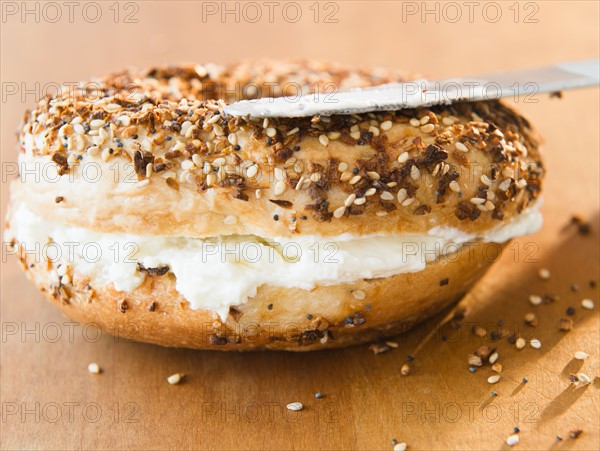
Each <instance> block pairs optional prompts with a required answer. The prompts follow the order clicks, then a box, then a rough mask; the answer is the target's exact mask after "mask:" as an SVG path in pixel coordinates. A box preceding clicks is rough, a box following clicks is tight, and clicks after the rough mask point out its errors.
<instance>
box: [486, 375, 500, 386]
mask: <svg viewBox="0 0 600 451" xmlns="http://www.w3.org/2000/svg"><path fill="white" fill-rule="evenodd" d="M501 377H502V376H500V375H499V374H494V375H493V376H490V377H488V380H487V381H488V384H496V383H497V382H498V381H499V380H500V378H501Z"/></svg>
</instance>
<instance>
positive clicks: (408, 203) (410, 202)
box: [401, 197, 415, 207]
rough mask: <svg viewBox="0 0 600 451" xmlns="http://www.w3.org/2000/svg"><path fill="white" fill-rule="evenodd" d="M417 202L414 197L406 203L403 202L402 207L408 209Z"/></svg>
mask: <svg viewBox="0 0 600 451" xmlns="http://www.w3.org/2000/svg"><path fill="white" fill-rule="evenodd" d="M414 201H415V198H414V197H411V198H409V199H406V200H405V201H404V202H402V204H401V205H402V206H403V207H408V206H409V205H410V204H412V203H413V202H414Z"/></svg>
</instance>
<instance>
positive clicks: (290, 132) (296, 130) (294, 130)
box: [287, 127, 300, 136]
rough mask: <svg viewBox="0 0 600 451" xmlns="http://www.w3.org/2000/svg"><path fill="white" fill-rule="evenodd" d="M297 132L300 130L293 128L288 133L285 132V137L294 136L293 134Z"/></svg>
mask: <svg viewBox="0 0 600 451" xmlns="http://www.w3.org/2000/svg"><path fill="white" fill-rule="evenodd" d="M299 131H300V129H299V128H298V127H294V128H292V129H291V130H290V131H289V132H287V135H288V136H290V135H294V134H296V133H298V132H299Z"/></svg>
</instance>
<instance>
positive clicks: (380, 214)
mask: <svg viewBox="0 0 600 451" xmlns="http://www.w3.org/2000/svg"><path fill="white" fill-rule="evenodd" d="M387 214H388V212H387V211H383V210H382V211H378V212H376V213H375V215H376V216H379V217H381V216H387Z"/></svg>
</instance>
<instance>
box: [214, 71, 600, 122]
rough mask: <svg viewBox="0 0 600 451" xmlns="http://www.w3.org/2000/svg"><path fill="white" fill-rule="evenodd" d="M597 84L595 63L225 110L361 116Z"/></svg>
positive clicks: (259, 102)
mask: <svg viewBox="0 0 600 451" xmlns="http://www.w3.org/2000/svg"><path fill="white" fill-rule="evenodd" d="M599 84H600V59H592V60H584V61H574V62H568V63H563V64H557V65H554V66H548V67H543V68H538V69H525V70H517V71H511V72H503V73H496V74H488V75H481V76H478V77H470V78H450V79H445V80H426V79H421V80H414V81H410V82H405V83H388V84H384V85H379V86H373V87H368V88H358V89H351V90H347V91H337V92H333V93H314V94H307V95H303V96H292V97H277V98H272V97H266V98H261V99H255V100H242V101H239V102H235V103H232V104H230V105H227V106H226V107H225V113H226V114H229V115H232V116H250V117H307V116H314V115H321V116H330V115H332V114H357V113H367V112H372V111H391V110H401V109H406V108H420V107H427V106H433V105H442V104H445V105H447V104H450V103H453V102H458V101H469V102H474V101H478V100H491V99H498V98H501V97H517V96H523V95H534V94H537V93H543V92H555V91H563V90H567V89H576V88H584V87H589V86H598V85H599Z"/></svg>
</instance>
